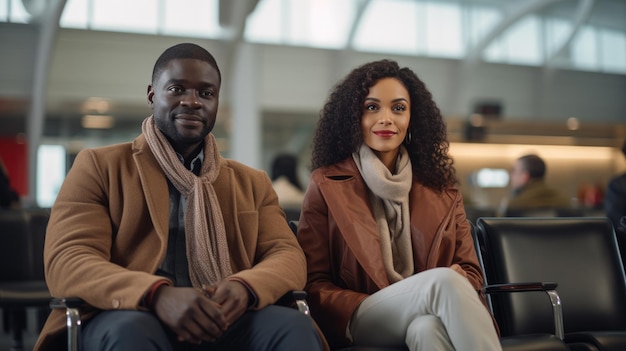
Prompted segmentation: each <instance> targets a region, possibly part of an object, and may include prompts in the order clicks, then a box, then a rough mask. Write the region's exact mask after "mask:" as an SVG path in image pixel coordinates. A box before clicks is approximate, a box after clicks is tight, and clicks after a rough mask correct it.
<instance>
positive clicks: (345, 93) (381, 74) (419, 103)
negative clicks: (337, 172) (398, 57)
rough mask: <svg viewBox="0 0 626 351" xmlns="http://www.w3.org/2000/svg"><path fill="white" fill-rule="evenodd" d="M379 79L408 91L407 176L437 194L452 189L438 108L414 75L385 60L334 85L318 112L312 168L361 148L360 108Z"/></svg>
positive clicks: (453, 180)
mask: <svg viewBox="0 0 626 351" xmlns="http://www.w3.org/2000/svg"><path fill="white" fill-rule="evenodd" d="M382 78H396V79H398V80H399V81H401V82H402V84H404V86H405V87H406V89H407V90H408V92H409V96H410V99H411V101H410V103H411V120H410V122H409V129H408V131H407V138H406V139H405V140H404V142H403V145H404V146H405V147H406V149H407V150H408V152H409V156H410V158H411V164H412V166H413V167H412V168H413V176H414V177H415V178H416V179H417V180H418V181H419V182H420V183H422V184H423V185H424V186H426V187H428V188H431V189H433V190H437V191H441V190H443V189H445V188H447V187H450V186H454V185H456V184H457V183H458V180H457V178H456V173H455V170H454V167H453V160H452V158H450V157H449V156H448V148H449V143H448V140H447V130H446V125H445V122H444V120H443V117H442V116H441V112H440V111H439V108H438V107H437V105H436V104H435V102H434V101H433V98H432V95H431V93H430V92H429V91H428V89H426V86H425V85H424V83H423V82H422V81H421V80H420V79H419V78H418V77H417V75H416V74H415V73H414V72H413V71H411V70H410V69H409V68H406V67H405V68H400V67H399V66H398V63H396V62H395V61H391V60H381V61H375V62H370V63H367V64H364V65H362V66H360V67H358V68H356V69H354V70H353V71H352V72H350V74H348V75H347V76H346V77H345V78H344V79H343V80H342V81H340V82H339V83H337V85H336V86H335V88H334V90H333V92H332V93H331V94H330V96H329V97H328V100H327V101H326V104H325V105H324V108H323V109H322V110H321V112H320V119H319V121H318V123H317V128H316V130H315V136H314V137H313V154H312V158H311V162H312V169H316V168H319V167H323V166H328V165H331V164H334V163H337V162H339V161H342V160H344V159H346V158H348V157H350V156H351V155H352V153H353V152H355V151H357V150H358V148H359V147H360V146H361V144H362V143H363V135H362V132H361V117H362V115H363V109H364V107H363V103H364V101H365V98H366V97H367V94H368V93H369V89H370V88H371V87H372V86H373V85H374V84H376V82H377V81H379V80H380V79H382ZM409 136H410V141H409V140H407V139H409Z"/></svg>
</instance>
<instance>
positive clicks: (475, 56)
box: [465, 0, 563, 66]
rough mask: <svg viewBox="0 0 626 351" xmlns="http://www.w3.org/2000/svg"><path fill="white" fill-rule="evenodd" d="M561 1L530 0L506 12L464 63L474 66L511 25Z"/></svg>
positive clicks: (469, 52)
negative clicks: (490, 45)
mask: <svg viewBox="0 0 626 351" xmlns="http://www.w3.org/2000/svg"><path fill="white" fill-rule="evenodd" d="M557 1H563V0H532V1H524V2H521V5H519V6H517V7H516V8H514V9H510V10H509V11H507V12H508V13H507V14H506V16H505V17H504V18H503V19H502V20H501V21H500V23H498V24H497V25H496V26H495V27H493V28H492V29H491V31H489V32H488V33H487V34H486V35H485V36H484V37H483V38H482V39H481V40H480V41H478V43H476V45H474V47H472V48H470V49H469V50H468V52H467V55H466V57H465V63H466V65H468V66H471V65H474V64H476V63H477V62H478V61H480V58H481V56H482V54H483V52H484V51H485V49H486V48H487V47H488V46H489V44H491V42H492V41H493V40H494V39H496V38H497V37H498V36H500V35H501V34H502V33H504V32H505V31H506V30H507V29H509V28H510V27H511V26H512V25H513V24H515V23H516V22H517V21H519V20H520V19H521V18H523V17H524V16H526V15H528V14H530V13H534V12H537V11H539V10H541V9H543V8H546V7H547V6H549V5H551V4H553V3H555V2H557Z"/></svg>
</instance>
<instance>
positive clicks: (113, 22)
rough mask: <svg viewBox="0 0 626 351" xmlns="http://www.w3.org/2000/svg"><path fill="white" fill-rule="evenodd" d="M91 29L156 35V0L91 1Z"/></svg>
mask: <svg viewBox="0 0 626 351" xmlns="http://www.w3.org/2000/svg"><path fill="white" fill-rule="evenodd" d="M92 1H93V22H92V23H91V28H93V29H99V30H111V31H124V32H129V33H152V34H156V33H157V18H158V16H157V14H158V1H157V0H133V1H127V0H92Z"/></svg>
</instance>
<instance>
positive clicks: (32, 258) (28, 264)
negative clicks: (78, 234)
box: [0, 209, 48, 281]
mask: <svg viewBox="0 0 626 351" xmlns="http://www.w3.org/2000/svg"><path fill="white" fill-rule="evenodd" d="M47 223H48V212H47V210H23V209H5V210H1V211H0V280H1V281H25V280H43V279H44V268H43V247H44V237H45V232H46V226H47Z"/></svg>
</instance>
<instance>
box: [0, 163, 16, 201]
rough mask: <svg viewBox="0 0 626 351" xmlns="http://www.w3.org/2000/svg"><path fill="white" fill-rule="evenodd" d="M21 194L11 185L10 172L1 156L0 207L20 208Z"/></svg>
mask: <svg viewBox="0 0 626 351" xmlns="http://www.w3.org/2000/svg"><path fill="white" fill-rule="evenodd" d="M19 207H20V195H19V194H18V193H17V191H15V189H13V188H12V187H11V181H10V179H9V172H8V171H7V168H6V166H5V165H4V161H2V159H1V158H0V208H19Z"/></svg>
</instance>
